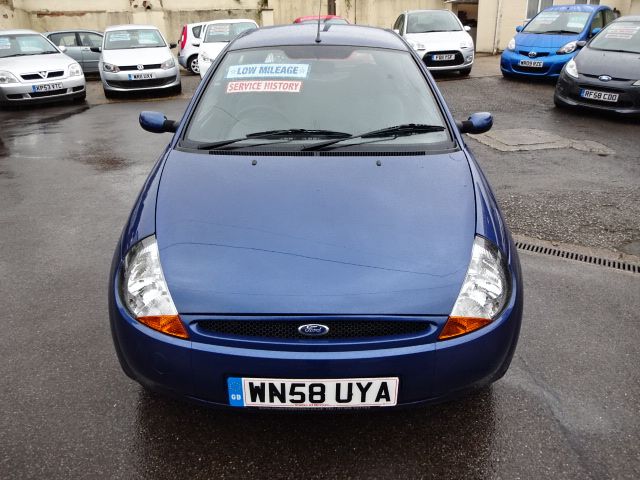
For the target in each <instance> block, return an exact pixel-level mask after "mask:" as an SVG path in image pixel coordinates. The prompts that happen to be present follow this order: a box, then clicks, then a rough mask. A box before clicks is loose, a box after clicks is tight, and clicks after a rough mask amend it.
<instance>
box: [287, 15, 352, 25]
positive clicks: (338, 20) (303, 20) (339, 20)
mask: <svg viewBox="0 0 640 480" xmlns="http://www.w3.org/2000/svg"><path fill="white" fill-rule="evenodd" d="M318 19H320V24H321V25H322V26H325V25H327V24H333V25H347V24H348V23H349V21H348V20H347V19H346V18H343V17H339V16H338V15H320V16H318V15H309V16H306V17H298V18H296V19H295V20H294V21H293V23H296V24H298V25H304V24H307V23H314V24H316V25H318Z"/></svg>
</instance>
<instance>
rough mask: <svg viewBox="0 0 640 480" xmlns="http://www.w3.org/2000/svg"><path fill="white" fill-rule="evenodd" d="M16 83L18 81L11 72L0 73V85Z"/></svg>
mask: <svg viewBox="0 0 640 480" xmlns="http://www.w3.org/2000/svg"><path fill="white" fill-rule="evenodd" d="M7 83H18V79H17V78H16V77H15V76H14V75H13V73H11V72H0V85H6V84H7Z"/></svg>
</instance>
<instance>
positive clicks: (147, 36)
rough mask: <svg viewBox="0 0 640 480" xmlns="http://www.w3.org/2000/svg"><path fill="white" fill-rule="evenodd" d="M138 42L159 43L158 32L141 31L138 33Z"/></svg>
mask: <svg viewBox="0 0 640 480" xmlns="http://www.w3.org/2000/svg"><path fill="white" fill-rule="evenodd" d="M138 43H139V44H140V45H153V44H156V43H158V37H157V36H156V32H154V31H151V32H140V33H139V34H138Z"/></svg>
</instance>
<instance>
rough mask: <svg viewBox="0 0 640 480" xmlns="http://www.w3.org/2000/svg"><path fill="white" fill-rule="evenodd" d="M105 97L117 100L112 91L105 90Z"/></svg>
mask: <svg viewBox="0 0 640 480" xmlns="http://www.w3.org/2000/svg"><path fill="white" fill-rule="evenodd" d="M104 96H105V98H108V99H111V98H115V96H116V95H115V93H113V92H112V91H111V90H107V89H106V88H105V89H104Z"/></svg>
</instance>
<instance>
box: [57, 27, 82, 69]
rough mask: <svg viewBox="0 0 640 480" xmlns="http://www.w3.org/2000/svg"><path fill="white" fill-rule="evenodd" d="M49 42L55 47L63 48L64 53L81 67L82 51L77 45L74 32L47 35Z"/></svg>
mask: <svg viewBox="0 0 640 480" xmlns="http://www.w3.org/2000/svg"><path fill="white" fill-rule="evenodd" d="M49 40H51V41H52V42H53V43H54V45H55V46H57V47H65V48H66V51H65V52H64V53H65V54H66V55H69V56H70V57H71V58H73V59H74V60H75V61H76V62H78V63H79V64H80V65H82V49H81V47H80V44H79V43H78V38H77V37H76V32H60V33H52V34H50V35H49ZM83 68H84V65H83Z"/></svg>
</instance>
